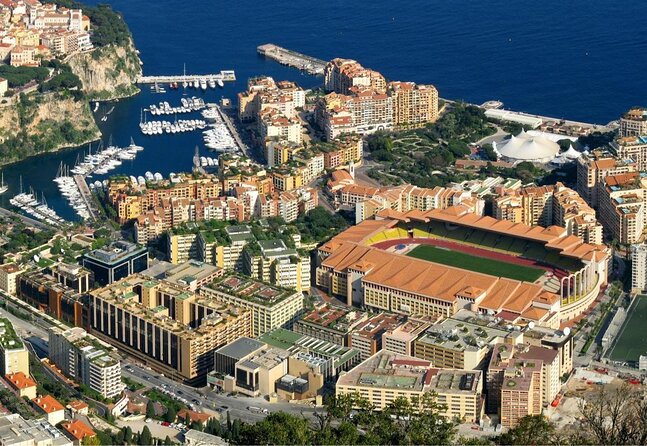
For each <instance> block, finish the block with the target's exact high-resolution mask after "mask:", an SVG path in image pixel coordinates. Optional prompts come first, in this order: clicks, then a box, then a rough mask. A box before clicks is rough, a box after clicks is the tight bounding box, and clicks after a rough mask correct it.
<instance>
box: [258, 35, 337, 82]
mask: <svg viewBox="0 0 647 446" xmlns="http://www.w3.org/2000/svg"><path fill="white" fill-rule="evenodd" d="M256 51H257V52H258V54H260V55H261V56H265V57H267V58H268V59H272V60H275V61H277V62H278V63H280V64H281V65H287V66H289V67H293V68H298V69H299V70H301V71H305V72H306V73H308V74H312V75H315V76H321V75H323V74H324V68H326V64H327V62H326V61H325V60H321V59H317V58H315V57H311V56H307V55H305V54H301V53H297V52H296V51H292V50H288V49H286V48H283V47H280V46H278V45H274V44H273V43H266V44H265V45H260V46H258V47H257V48H256Z"/></svg>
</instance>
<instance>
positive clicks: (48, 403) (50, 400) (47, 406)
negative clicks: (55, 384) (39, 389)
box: [31, 395, 65, 413]
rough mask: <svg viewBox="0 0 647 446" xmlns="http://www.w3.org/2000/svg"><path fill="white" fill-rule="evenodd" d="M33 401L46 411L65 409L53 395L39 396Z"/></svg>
mask: <svg viewBox="0 0 647 446" xmlns="http://www.w3.org/2000/svg"><path fill="white" fill-rule="evenodd" d="M31 401H32V402H33V403H34V404H35V405H36V406H38V408H39V409H40V410H42V411H43V412H45V413H53V412H58V411H59V410H65V408H64V407H63V405H62V404H61V403H59V402H58V401H57V400H56V398H54V397H53V396H52V395H45V396H39V397H36V398H34V399H33V400H31Z"/></svg>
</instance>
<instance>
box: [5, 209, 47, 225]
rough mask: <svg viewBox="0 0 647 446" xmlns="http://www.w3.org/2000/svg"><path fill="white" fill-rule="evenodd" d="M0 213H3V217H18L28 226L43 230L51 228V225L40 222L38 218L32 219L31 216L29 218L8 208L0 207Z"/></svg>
mask: <svg viewBox="0 0 647 446" xmlns="http://www.w3.org/2000/svg"><path fill="white" fill-rule="evenodd" d="M0 215H3V216H5V217H9V218H11V217H18V218H20V220H22V222H23V223H24V224H26V225H28V226H34V227H36V228H38V229H42V230H43V231H47V230H50V229H52V227H51V226H49V225H46V224H45V223H42V222H40V221H38V220H34V219H33V218H29V217H27V216H26V215H22V214H18V213H17V212H13V211H10V210H9V209H5V208H2V207H0Z"/></svg>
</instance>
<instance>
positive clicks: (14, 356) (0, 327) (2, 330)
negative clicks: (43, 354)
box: [0, 318, 29, 376]
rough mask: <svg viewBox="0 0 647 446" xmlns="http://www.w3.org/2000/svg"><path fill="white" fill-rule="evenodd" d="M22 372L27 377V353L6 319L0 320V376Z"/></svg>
mask: <svg viewBox="0 0 647 446" xmlns="http://www.w3.org/2000/svg"><path fill="white" fill-rule="evenodd" d="M18 372H22V373H24V374H25V375H27V376H29V352H28V351H27V349H26V348H25V344H24V343H23V342H22V339H21V338H20V336H18V334H17V333H16V331H15V330H14V328H13V325H12V324H11V322H10V321H9V319H6V318H0V374H2V376H6V375H8V374H11V373H18Z"/></svg>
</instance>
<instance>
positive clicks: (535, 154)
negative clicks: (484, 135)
mask: <svg viewBox="0 0 647 446" xmlns="http://www.w3.org/2000/svg"><path fill="white" fill-rule="evenodd" d="M492 146H493V148H494V150H495V151H496V152H497V155H500V156H501V157H503V158H504V159H505V160H508V161H511V162H515V161H530V162H536V163H548V162H550V161H551V160H553V159H554V158H555V157H556V156H557V155H558V154H559V149H560V147H559V144H557V143H556V142H555V141H551V140H550V139H549V138H547V137H545V136H543V135H538V136H533V135H530V134H528V133H526V132H525V131H523V130H522V131H521V133H519V134H518V135H517V136H514V135H513V136H512V137H511V138H510V139H509V140H508V141H506V142H504V143H502V144H500V145H497V144H496V142H494V143H492Z"/></svg>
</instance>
